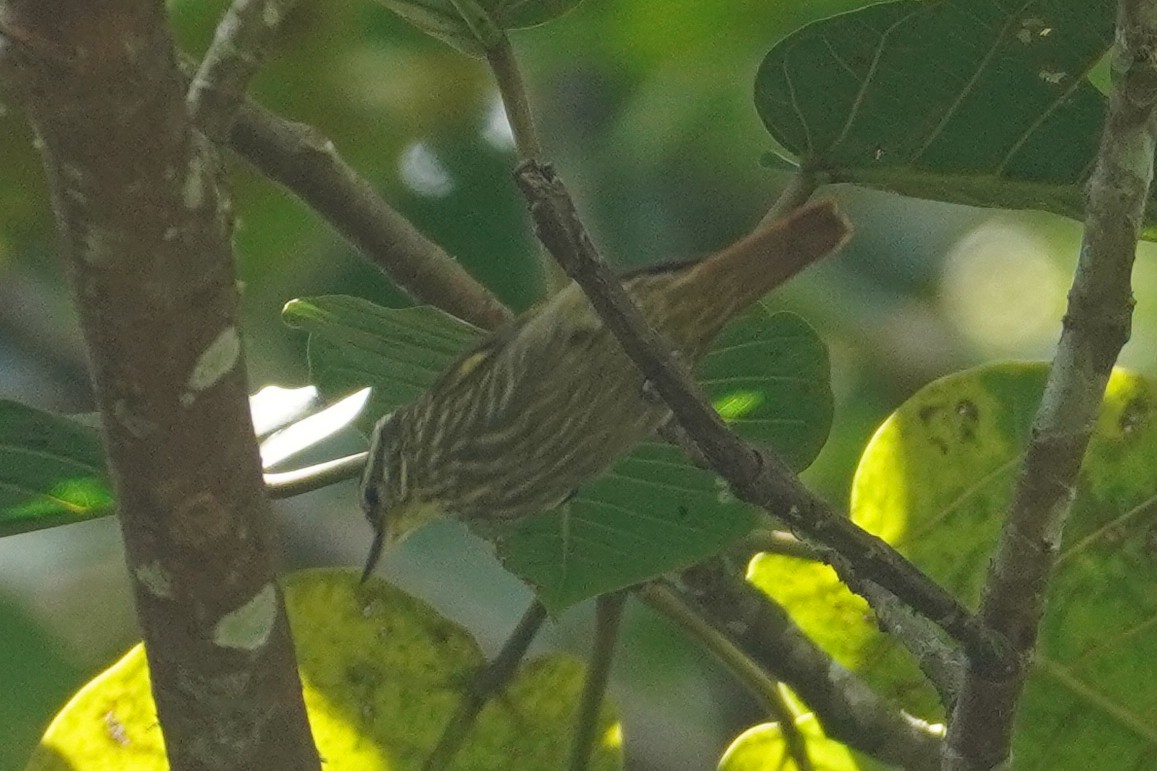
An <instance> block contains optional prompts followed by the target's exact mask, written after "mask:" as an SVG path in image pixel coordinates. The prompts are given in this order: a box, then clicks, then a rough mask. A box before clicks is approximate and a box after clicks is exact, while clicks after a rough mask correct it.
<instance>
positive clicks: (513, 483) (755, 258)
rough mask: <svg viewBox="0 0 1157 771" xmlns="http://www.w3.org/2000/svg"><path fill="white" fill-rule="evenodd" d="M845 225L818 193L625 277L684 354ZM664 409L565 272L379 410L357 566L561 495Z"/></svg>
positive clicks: (691, 356) (531, 509)
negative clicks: (420, 537)
mask: <svg viewBox="0 0 1157 771" xmlns="http://www.w3.org/2000/svg"><path fill="white" fill-rule="evenodd" d="M848 233H849V227H848V224H847V222H846V221H845V220H844V218H843V217H842V216H841V215H840V214H839V213H838V212H837V211H836V207H835V205H834V204H832V203H831V202H821V203H818V204H814V205H811V206H808V207H806V208H803V209H800V210H798V211H796V212H794V213H793V214H791V215H790V216H788V217H787V218H786V219H783V220H781V221H779V222H777V223H775V224H773V225H770V226H767V227H764V228H761V229H759V230H757V231H756V232H754V233H752V234H751V235H750V236H747V237H746V238H744V239H742V240H741V241H739V242H737V243H735V244H734V245H732V246H731V247H729V248H727V249H724V250H723V251H721V252H718V253H717V254H714V255H711V256H709V257H707V258H705V259H703V260H701V261H698V262H691V263H683V264H673V265H661V266H657V267H655V268H651V269H645V270H642V271H639V272H635V273H631V274H628V275H627V276H625V277H624V278H623V284H624V286H625V288H626V289H627V291H628V292H629V293H630V295H631V297H632V298H634V300H635V301H636V302H637V303H638V304H639V306H640V307H641V308H642V310H643V312H644V313H645V315H646V317H647V319H648V320H649V321H650V322H651V323H652V324H653V325H654V326H655V328H656V329H657V330H659V331H660V332H662V333H663V334H665V335H666V336H667V338H668V340H670V342H671V343H672V344H673V345H674V346H675V348H676V349H677V350H678V351H679V352H680V353H681V354H682V356H683V357H684V360H685V362H686V363H687V364H688V365H691V364H694V363H695V362H696V361H698V360H699V359H700V358H701V357H702V356H703V354H705V353H706V352H707V349H708V347H709V346H710V344H711V342H712V340H713V339H714V338H715V336H716V335H717V334H718V333H719V332H720V331H721V330H722V329H723V327H725V326H726V325H727V324H728V322H730V321H731V320H732V319H734V318H735V317H736V316H738V315H739V314H740V313H742V312H743V311H744V310H746V309H747V308H748V307H749V306H750V305H751V304H752V303H754V302H755V301H756V300H758V299H759V298H761V297H762V296H763V295H765V294H766V293H767V292H769V291H770V290H772V289H774V288H776V287H777V286H779V285H780V284H782V283H783V282H784V281H786V280H787V279H789V278H791V277H792V276H793V275H794V274H795V273H797V272H798V271H800V270H801V269H803V268H804V267H806V266H807V265H809V264H811V263H812V262H815V261H816V260H818V259H819V258H820V257H822V256H824V255H825V254H827V253H829V252H831V251H833V250H835V249H836V248H837V247H839V246H840V245H841V244H842V243H843V242H844V240H845V239H846V238H847V236H848ZM668 415H669V411H668V410H667V409H666V407H665V406H663V405H662V403H660V402H659V401H658V400H657V399H655V398H653V397H652V396H651V395H649V394H645V393H644V383H643V376H642V374H640V372H639V370H638V369H637V368H636V367H635V365H634V363H633V362H632V361H631V360H630V359H629V358H628V357H627V355H626V353H624V352H623V349H622V348H621V347H620V345H619V342H618V340H616V339H615V338H614V336H613V335H612V334H611V333H610V332H609V331H608V330H607V329H606V328H604V326H603V323H602V321H601V320H600V319H599V317H598V315H597V314H596V313H595V312H594V310H593V309H592V308H591V305H590V303H589V302H588V301H587V298H586V296H585V295H584V294H583V292H582V290H581V289H580V288H579V287H578V285H577V284H574V283H573V282H572V283H571V284H569V285H567V286H566V287H565V288H564V289H562V290H561V291H560V292H559V293H558V294H556V295H554V296H553V297H551V298H549V299H548V300H546V301H544V302H543V303H541V304H540V305H538V306H536V307H535V308H532V309H531V310H529V311H527V312H526V313H525V314H523V315H522V316H520V317H518V318H516V319H514V320H513V321H511V322H510V323H508V324H507V325H505V326H504V327H502V328H500V329H498V330H496V331H495V332H493V333H492V334H490V335H488V336H487V337H486V338H485V339H483V340H482V341H481V342H479V343H478V344H477V345H475V346H473V347H472V348H470V349H469V350H467V351H466V352H465V353H463V354H462V355H461V356H460V357H459V358H458V360H457V361H455V362H454V364H453V365H452V366H450V368H449V369H447V370H446V372H445V373H443V374H442V376H441V377H440V378H439V379H438V380H437V381H436V382H435V383H434V385H433V386H431V387H430V389H429V390H428V391H426V392H425V393H424V394H423V395H422V396H421V397H419V398H418V399H417V400H416V401H414V402H413V403H411V404H408V405H406V406H404V407H401V408H399V409H398V410H396V411H394V412H393V413H391V414H389V415H387V416H386V417H384V418H382V419H381V420H380V421H378V423H377V425H376V426H375V427H374V433H373V436H372V438H371V443H370V452H369V458H368V460H367V462H366V466H365V471H364V473H363V476H362V488H361V489H362V508H363V509H364V510H365V513H366V517H367V518H368V519H369V521H370V525H371V526H372V527H373V529H374V543H373V547H372V549H371V552H370V556H369V559H368V561H367V564H366V568H365V573H364V574H363V578H364V577H365V576H368V575H369V574H370V573H371V572H372V571H373V569H374V566H375V565H376V563H377V561H378V558H379V557H380V555H381V550H382V546H383V543H384V542H396V541H398V540H401V538H403V537H404V536H405V535H406V534H408V533H409V532H410V531H412V530H414V529H415V528H417V527H420V526H421V525H424V524H426V523H427V522H430V521H432V520H433V519H435V518H437V517H439V516H451V517H457V518H458V519H461V520H464V521H466V522H468V523H475V524H477V523H480V522H500V521H508V520H512V519H516V518H519V517H525V516H529V515H532V514H538V513H540V512H544V511H548V510H550V509H552V508H554V507H556V506H558V505H559V504H561V503H563V502H564V501H565V500H566V499H567V498H568V497H570V495H571V494H572V493H573V492H574V491H575V490H576V489H577V488H578V487H580V486H581V485H583V484H584V483H586V482H588V481H590V480H591V479H593V478H594V477H596V476H598V475H599V474H600V473H602V472H603V471H605V470H606V469H607V468H609V467H610V466H611V464H613V463H614V462H615V461H616V460H618V459H619V458H620V457H622V456H623V455H625V454H626V453H628V452H629V451H630V450H631V449H633V448H634V447H635V445H636V444H637V443H639V442H640V441H642V440H643V439H646V438H647V437H648V436H649V435H650V434H651V433H652V432H654V431H655V429H657V428H658V427H659V426H660V425H661V424H662V423H663V422H664V421H665V420H666V419H667V417H668Z"/></svg>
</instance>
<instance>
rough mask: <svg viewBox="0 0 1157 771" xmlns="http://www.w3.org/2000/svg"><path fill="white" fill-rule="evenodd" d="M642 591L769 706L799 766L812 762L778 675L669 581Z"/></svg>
mask: <svg viewBox="0 0 1157 771" xmlns="http://www.w3.org/2000/svg"><path fill="white" fill-rule="evenodd" d="M638 594H639V597H640V598H641V599H642V600H643V602H645V603H647V604H648V605H650V606H651V607H652V608H654V609H655V610H656V611H658V612H659V613H662V614H663V615H664V616H666V617H667V619H668V620H669V621H671V622H672V623H674V624H675V625H676V626H678V627H679V628H680V629H682V630H683V631H684V632H686V633H687V634H688V635H689V636H690V637H691V638H692V639H693V640H694V641H695V642H697V643H698V644H699V645H701V646H703V648H704V649H705V650H707V651H708V652H710V653H712V654H713V655H714V656H715V658H717V659H719V661H720V663H722V664H723V666H725V667H727V668H728V669H729V670H731V673H732V674H733V675H735V678H736V679H737V680H738V681H739V683H740V684H741V685H742V686H743V687H744V688H746V689H747V690H748V692H750V693H751V694H752V695H753V696H754V697H755V698H756V699H757V700H758V701H759V702H760V703H761V704H762V705H763V706H764V707H766V708H767V711H768V714H769V716H770V717H771V719H772V721H773V722H775V723H778V724H779V726H780V732H781V733H782V734H783V740H784V743H785V744H786V745H787V747H788V752H789V754H790V755H791V757H792V758H793V759H794V760H795V762H796V765H797V766H798V767H799V768H801V769H803V768H807V767H808V766H810V765H811V759H810V758H809V757H808V754H807V743H806V741H805V739H804V738H803V736H802V735H801V734H800V732H799V729H798V727H797V726H796V724H795V715H794V714H792V710H791V707H790V706H789V705H788V704H787V702H786V701H785V700H784V698H783V694H782V693H781V692H780V690H779V687H778V683H777V682H776V680H775V678H773V677H771V676H770V675H768V673H767V670H765V669H764V668H763V667H762V666H760V665H759V664H758V663H756V661H755V660H754V659H753V658H751V656H749V655H747V653H745V652H744V651H743V650H742V649H741V648H740V647H739V646H738V645H737V644H736V643H735V641H734V640H733V639H732V638H731V636H730V635H729V634H728V633H727V632H725V631H723V630H722V629H720V628H718V627H716V626H715V625H714V624H712V623H711V622H710V621H709V620H708V619H707V618H706V617H705V616H704V614H703V613H702V612H701V611H700V610H699V609H698V608H697V607H696V605H694V604H692V603H691V602H689V601H688V600H686V599H684V598H683V597H682V596H681V595H680V593H679V592H678V591H676V590H675V589H674V588H673V587H671V586H670V585H669V584H667V583H666V582H661V581H652V582H651V583H649V584H645V585H643V586H641V587H639V590H638Z"/></svg>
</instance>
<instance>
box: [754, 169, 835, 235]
mask: <svg viewBox="0 0 1157 771" xmlns="http://www.w3.org/2000/svg"><path fill="white" fill-rule="evenodd" d="M818 187H819V177H818V175H817V174H816V172H815V170H814V169H811V168H808V167H806V166H801V167H799V168H798V169H796V171H795V173H794V174H792V176H791V179H790V180H788V183H787V187H785V188H784V189H783V192H781V193H780V194H779V197H778V198H776V199H775V203H774V204H772V205H771V208H770V209H768V211H767V214H765V215H763V219H761V220H760V221H759V225H757V226H756V227H765V226H767V225H771V224H773V223H775V222H778V221H779V220H781V219H783V218H784V217H786V216H787V215H789V214H791V213H792V212H793V211H795V210H796V209H798V208H799V207H801V206H803V205H804V204H805V203H807V201H808V199H809V198H811V197H812V194H813V193H815V191H816V188H818Z"/></svg>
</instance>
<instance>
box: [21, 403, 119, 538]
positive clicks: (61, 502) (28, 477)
mask: <svg viewBox="0 0 1157 771" xmlns="http://www.w3.org/2000/svg"><path fill="white" fill-rule="evenodd" d="M110 513H112V492H111V490H110V489H109V485H108V481H107V479H106V477H105V464H104V451H103V449H102V448H101V442H100V432H99V431H97V430H96V429H95V428H90V427H89V426H84V425H81V424H79V423H77V422H75V421H73V420H70V419H69V418H65V417H62V416H60V415H53V414H51V413H48V412H42V411H40V410H36V409H33V408H31V407H26V406H24V405H23V404H17V403H16V402H11V401H2V400H0V536H3V535H12V534H13V533H24V532H27V531H30V530H39V529H40V528H45V527H54V526H56V525H64V524H68V523H70V522H80V521H83V520H86V519H93V518H95V517H102V516H104V515H106V514H110Z"/></svg>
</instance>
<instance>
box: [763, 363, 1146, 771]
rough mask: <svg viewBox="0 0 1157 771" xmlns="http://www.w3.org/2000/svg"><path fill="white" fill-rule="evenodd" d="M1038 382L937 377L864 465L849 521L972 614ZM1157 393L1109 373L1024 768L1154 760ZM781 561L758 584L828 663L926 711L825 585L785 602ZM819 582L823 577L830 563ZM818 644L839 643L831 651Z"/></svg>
mask: <svg viewBox="0 0 1157 771" xmlns="http://www.w3.org/2000/svg"><path fill="white" fill-rule="evenodd" d="M1046 374H1047V369H1046V367H1045V365H1037V364H1000V365H992V366H986V367H982V368H979V369H974V370H969V371H967V372H962V373H959V374H956V375H952V376H950V377H947V378H944V379H943V380H939V381H936V382H934V383H932V384H930V385H928V386H927V387H925V388H924V389H922V390H921V391H920V392H918V393H917V394H916V395H915V396H913V397H912V398H911V399H909V400H908V401H907V402H905V403H904V405H903V406H901V407H900V409H899V410H897V411H896V412H895V413H894V414H893V415H892V416H891V417H890V418H889V419H888V420H887V421H886V422H885V423H884V424H883V425H882V426H881V427H880V429H879V431H877V433H876V435H875V437H873V439H872V441H871V442H870V443H869V445H868V447H867V449H866V450H865V451H864V455H863V457H862V458H861V461H860V465H859V468H858V469H857V471H856V477H855V480H854V483H853V489H852V505H851V510H852V512H851V513H852V517H853V519H854V520H856V522H858V523H859V524H861V525H863V526H864V527H866V528H868V529H869V530H872V531H873V532H875V533H877V534H879V535H881V536H882V537H884V538H886V539H887V540H888V541H890V542H891V543H893V544H894V545H895V546H896V547H897V548H898V549H899V550H900V551H901V552H903V553H904V554H906V555H907V556H908V557H910V558H911V559H912V560H913V561H914V562H915V563H916V564H917V565H919V566H920V567H921V568H923V569H924V570H926V571H927V572H928V573H929V574H930V575H932V576H933V577H934V578H935V579H936V580H938V581H940V582H941V583H943V584H944V585H946V586H947V587H948V588H949V589H951V590H952V591H954V592H956V593H957V594H958V595H959V596H961V597H962V598H963V599H965V600H966V601H967V602H969V603H975V602H976V600H977V598H978V596H979V592H980V587H981V584H982V582H983V580H984V576H985V571H986V569H987V566H988V561H989V559H990V556H991V554H992V551H993V548H994V546H995V544H996V539H997V536H998V533H999V530H1000V527H1001V524H1002V522H1003V518H1004V515H1005V512H1006V511H1007V508H1008V504H1009V499H1010V497H1011V492H1012V486H1013V483H1014V481H1015V476H1016V474H1017V472H1018V470H1019V466H1020V462H1021V460H1022V455H1023V451H1024V447H1025V446H1026V444H1027V441H1028V436H1029V430H1030V426H1031V422H1032V419H1033V416H1034V414H1035V412H1036V407H1037V404H1038V402H1039V400H1040V396H1041V393H1042V390H1043V387H1044V381H1045V377H1046ZM1155 410H1157V384H1154V383H1153V382H1152V381H1150V380H1147V379H1144V378H1140V377H1138V376H1136V375H1131V374H1128V373H1125V372H1123V371H1120V370H1118V371H1116V372H1114V374H1113V377H1112V379H1111V380H1110V382H1109V388H1108V391H1107V393H1106V397H1105V405H1104V408H1103V409H1102V412H1101V415H1100V418H1099V419H1098V422H1097V424H1096V427H1095V430H1094V433H1093V436H1092V440H1091V442H1090V445H1089V451H1088V453H1087V455H1086V458H1085V464H1084V467H1083V469H1082V471H1081V475H1080V478H1079V480H1078V484H1077V488H1076V497H1075V499H1074V504H1073V509H1072V513H1071V516H1070V520H1069V524H1068V526H1067V529H1066V532H1065V538H1064V545H1063V547H1062V551H1061V556H1060V560H1059V563H1058V565H1057V569H1056V573H1055V576H1054V579H1053V584H1052V587H1051V592H1050V603H1049V606H1048V612H1047V614H1046V616H1045V619H1044V622H1043V625H1042V627H1041V637H1040V647H1039V650H1038V652H1037V655H1036V658H1035V660H1034V669H1033V674H1032V676H1031V678H1030V680H1029V684H1028V689H1027V691H1026V694H1025V697H1024V701H1023V704H1022V712H1021V714H1020V716H1019V718H1018V722H1017V734H1016V738H1015V744H1014V752H1015V754H1016V757H1017V765H1018V767H1020V766H1021V765H1023V767H1025V768H1050V769H1061V770H1064V769H1084V768H1143V767H1146V766H1148V765H1149V763H1148V759H1150V758H1152V756H1153V753H1154V752H1155V751H1157V730H1154V728H1153V727H1154V726H1157V685H1154V683H1153V682H1152V680H1151V678H1148V677H1145V676H1143V675H1142V673H1144V672H1147V671H1148V670H1149V668H1150V667H1151V665H1152V662H1153V661H1154V660H1157V635H1152V634H1147V633H1146V630H1148V629H1151V628H1152V627H1153V624H1154V621H1155V620H1157V572H1155V571H1154V569H1153V565H1154V559H1153V542H1154V535H1153V534H1154V533H1155V532H1157V506H1154V501H1155V500H1157V476H1155V475H1154V473H1153V458H1155V457H1157V412H1155ZM783 560H784V558H771V557H764V558H763V559H761V560H759V561H757V562H756V563H755V564H753V566H752V577H753V579H754V580H755V582H756V583H757V585H759V586H760V587H761V588H762V589H763V590H764V591H765V592H767V593H768V594H769V595H771V596H774V597H776V598H777V599H780V600H781V601H783V602H784V603H785V604H786V605H788V606H789V607H790V608H791V610H792V612H793V616H795V615H796V613H797V612H798V613H801V614H802V615H801V616H800V617H799V621H800V623H801V625H803V626H804V627H805V628H806V629H807V630H808V631H809V632H811V633H816V634H819V635H823V634H825V633H826V634H827V635H828V637H829V638H830V637H832V636H833V634H834V633H833V632H832V631H831V630H832V629H833V628H834V629H835V630H836V633H838V636H839V637H842V638H843V643H842V647H839V648H836V649H835V650H834V651H833V652H834V655H836V657H837V658H838V659H840V660H841V661H842V662H843V663H845V664H848V665H849V666H852V667H853V668H855V669H857V670H859V671H861V672H865V671H866V672H867V675H866V676H867V677H868V678H869V679H870V680H872V681H873V682H874V683H876V684H877V685H878V686H879V687H880V688H881V690H882V691H884V692H885V693H888V694H890V695H892V696H895V697H896V698H899V699H901V700H902V701H903V702H904V703H906V704H908V705H913V704H914V705H916V707H917V708H919V709H923V710H924V713H925V715H926V716H930V717H931V716H933V715H929V713H928V712H927V705H928V702H929V700H930V696H929V695H928V694H927V693H920V692H918V691H916V690H914V688H913V686H914V684H915V683H916V681H917V679H918V675H916V674H915V670H914V669H913V668H912V666H911V665H910V664H907V665H906V667H907V668H906V669H905V668H901V667H900V666H898V665H897V664H896V659H897V658H898V656H899V654H898V652H897V651H896V650H895V648H894V646H891V644H890V643H889V642H887V640H886V638H884V637H883V636H881V635H879V634H878V633H877V632H875V631H874V630H873V629H872V625H871V623H870V622H869V620H868V619H869V616H868V615H867V614H866V612H865V610H864V609H863V606H862V605H860V608H861V610H860V613H859V614H858V617H857V613H856V612H855V611H854V610H852V607H853V605H859V602H858V601H855V602H853V601H852V600H850V599H848V597H849V595H847V594H846V590H842V589H837V588H836V587H835V585H834V583H833V582H831V581H829V582H828V583H824V584H821V585H820V586H819V587H817V589H816V593H815V594H813V595H812V596H810V597H809V596H807V593H806V591H805V588H804V587H802V586H796V587H795V593H794V594H793V593H792V589H791V585H790V583H789V584H788V588H787V590H786V592H787V594H786V595H782V594H781V592H783V591H785V590H784V587H783V586H781V585H779V584H778V583H777V580H790V579H789V578H788V577H789V576H791V575H793V574H795V572H796V571H795V570H794V567H793V566H792V565H790V564H787V563H785V562H784V561H783ZM824 570H825V571H826V570H827V569H826V568H824ZM826 644H828V645H830V644H832V643H831V641H830V640H829V641H827V642H826Z"/></svg>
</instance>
